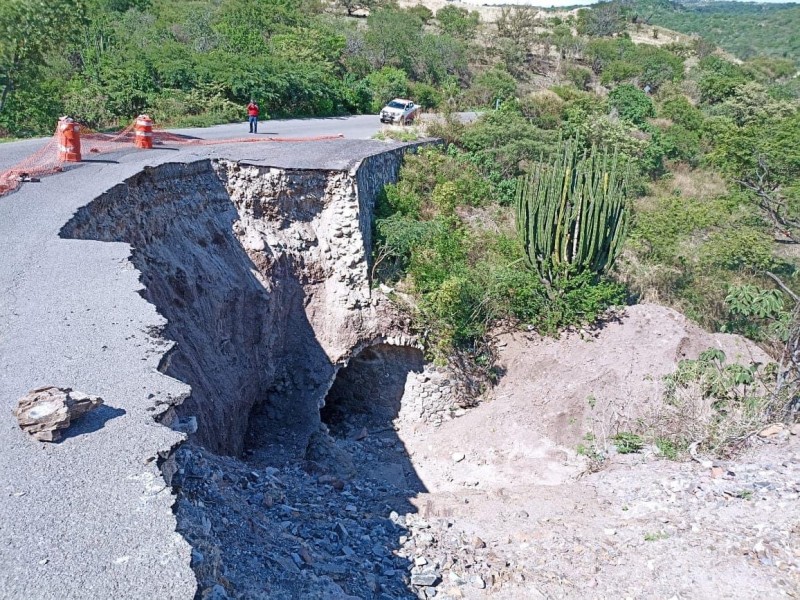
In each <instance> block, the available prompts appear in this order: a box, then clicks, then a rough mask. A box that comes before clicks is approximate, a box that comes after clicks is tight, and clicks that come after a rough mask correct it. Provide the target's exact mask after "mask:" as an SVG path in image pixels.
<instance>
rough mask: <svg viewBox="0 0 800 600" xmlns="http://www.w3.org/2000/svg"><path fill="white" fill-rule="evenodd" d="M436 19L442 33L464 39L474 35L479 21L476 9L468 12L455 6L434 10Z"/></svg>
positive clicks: (469, 38)
mask: <svg viewBox="0 0 800 600" xmlns="http://www.w3.org/2000/svg"><path fill="white" fill-rule="evenodd" d="M436 20H437V21H438V22H439V27H440V28H441V29H442V31H443V32H444V33H446V34H448V35H452V36H454V37H458V38H461V39H465V40H471V39H472V38H474V37H475V32H476V31H477V30H478V25H479V24H480V21H481V19H480V15H479V14H478V12H477V11H474V10H473V11H472V12H470V11H468V10H467V9H465V8H459V7H457V6H445V7H444V8H440V9H439V10H437V11H436Z"/></svg>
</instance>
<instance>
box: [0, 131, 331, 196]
mask: <svg viewBox="0 0 800 600" xmlns="http://www.w3.org/2000/svg"><path fill="white" fill-rule="evenodd" d="M140 133H141V134H147V133H149V134H150V135H140ZM343 137H344V135H342V134H338V135H318V136H313V137H260V136H259V137H257V138H256V137H248V138H230V139H221V140H206V139H202V138H196V137H190V136H186V135H180V134H177V133H170V132H168V131H164V130H155V129H154V126H153V120H152V118H151V117H149V116H148V115H139V117H137V118H136V120H135V121H133V122H132V123H131V124H130V125H128V126H127V127H125V129H123V130H122V131H119V132H117V133H95V132H91V131H89V130H86V129H83V130H82V129H81V125H80V124H79V123H77V122H75V121H74V120H73V119H71V118H70V117H62V118H61V119H59V121H58V125H57V126H56V131H55V134H54V135H53V137H52V138H50V139H49V140H47V141H46V142H45V143H44V145H43V146H42V148H40V149H39V150H37V151H36V152H34V153H33V154H31V155H30V156H29V157H27V158H25V159H24V160H22V161H20V162H19V163H18V164H16V165H14V166H12V167H10V168H8V169H6V170H5V171H0V196H3V195H4V194H6V193H8V192H11V191H13V190H15V189H17V188H18V187H19V186H20V184H21V183H24V182H26V181H38V178H39V177H40V176H43V175H51V174H53V173H58V172H60V171H63V170H64V164H65V163H68V162H80V161H81V147H83V152H84V153H90V154H106V153H110V152H119V151H122V150H125V149H126V148H131V147H132V146H134V147H137V148H153V146H154V145H158V146H163V145H166V144H169V145H180V146H217V145H222V144H253V143H265V142H267V143H270V142H271V143H302V142H320V141H327V140H334V139H340V138H343Z"/></svg>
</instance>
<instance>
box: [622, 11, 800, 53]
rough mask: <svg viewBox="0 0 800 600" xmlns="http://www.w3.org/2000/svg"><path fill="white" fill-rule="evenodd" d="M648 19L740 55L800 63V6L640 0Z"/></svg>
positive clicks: (644, 17) (642, 15) (655, 23)
mask: <svg viewBox="0 0 800 600" xmlns="http://www.w3.org/2000/svg"><path fill="white" fill-rule="evenodd" d="M633 6H634V10H635V11H636V13H637V14H638V15H640V17H641V18H642V19H644V21H645V22H648V23H652V24H654V25H660V26H662V27H667V28H669V29H674V30H675V31H679V32H681V33H686V34H692V35H699V36H701V37H703V38H705V39H707V40H708V41H710V42H712V43H714V44H717V45H718V46H720V47H722V48H724V49H725V50H727V51H728V52H731V53H733V54H734V55H736V56H737V57H739V58H741V59H743V60H747V59H750V58H753V57H754V56H757V55H766V56H775V57H781V58H790V59H792V60H794V61H795V63H798V64H800V35H798V32H800V5H799V4H796V3H791V4H789V3H787V4H764V3H754V2H683V3H679V2H669V1H667V0H637V1H636V2H635V3H634V4H633Z"/></svg>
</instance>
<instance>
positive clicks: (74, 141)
mask: <svg viewBox="0 0 800 600" xmlns="http://www.w3.org/2000/svg"><path fill="white" fill-rule="evenodd" d="M57 129H58V160H60V161H61V162H80V161H81V135H80V131H81V126H80V125H78V124H77V123H76V122H75V121H73V120H72V119H71V118H70V117H61V118H60V119H59V120H58V128H57Z"/></svg>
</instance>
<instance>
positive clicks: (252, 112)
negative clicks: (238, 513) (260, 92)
mask: <svg viewBox="0 0 800 600" xmlns="http://www.w3.org/2000/svg"><path fill="white" fill-rule="evenodd" d="M247 120H248V121H249V122H250V133H258V104H256V101H255V100H253V99H252V98H250V104H248V105H247Z"/></svg>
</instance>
